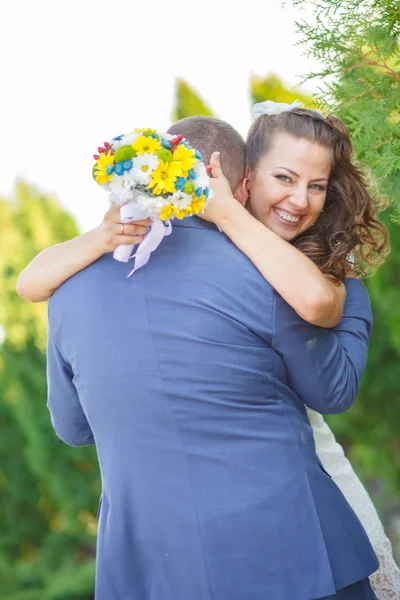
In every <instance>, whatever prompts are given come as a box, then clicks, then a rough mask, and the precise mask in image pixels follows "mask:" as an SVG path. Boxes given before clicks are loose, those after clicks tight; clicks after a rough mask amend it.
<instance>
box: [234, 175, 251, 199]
mask: <svg viewBox="0 0 400 600" xmlns="http://www.w3.org/2000/svg"><path fill="white" fill-rule="evenodd" d="M233 195H234V197H235V198H236V200H237V201H238V202H240V204H241V205H242V206H246V204H247V200H248V199H249V186H248V179H247V177H245V178H244V179H242V181H241V182H240V183H239V184H238V185H237V187H236V189H235V191H234V192H233Z"/></svg>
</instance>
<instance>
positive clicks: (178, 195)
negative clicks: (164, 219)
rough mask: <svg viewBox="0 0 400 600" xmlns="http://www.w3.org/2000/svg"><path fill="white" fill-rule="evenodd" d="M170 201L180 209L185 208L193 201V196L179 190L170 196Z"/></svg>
mask: <svg viewBox="0 0 400 600" xmlns="http://www.w3.org/2000/svg"><path fill="white" fill-rule="evenodd" d="M170 202H172V204H173V205H174V206H175V207H176V208H177V209H178V210H183V209H184V208H186V207H187V206H190V204H191V203H192V196H189V194H185V192H183V191H182V190H178V191H177V192H175V194H173V195H172V196H171V198H170Z"/></svg>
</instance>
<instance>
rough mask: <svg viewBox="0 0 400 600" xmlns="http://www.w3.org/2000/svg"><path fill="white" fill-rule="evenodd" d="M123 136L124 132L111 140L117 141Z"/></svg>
mask: <svg viewBox="0 0 400 600" xmlns="http://www.w3.org/2000/svg"><path fill="white" fill-rule="evenodd" d="M123 137H124V134H123V133H122V134H121V135H117V137H115V138H113V140H117V141H118V142H119V140H122V138H123Z"/></svg>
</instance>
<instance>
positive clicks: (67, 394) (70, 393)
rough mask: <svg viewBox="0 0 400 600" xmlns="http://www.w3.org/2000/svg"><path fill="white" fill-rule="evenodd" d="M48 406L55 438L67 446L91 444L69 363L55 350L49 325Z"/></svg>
mask: <svg viewBox="0 0 400 600" xmlns="http://www.w3.org/2000/svg"><path fill="white" fill-rule="evenodd" d="M47 384H48V399H47V408H48V409H49V411H50V417H51V423H52V425H53V428H54V431H55V432H56V434H57V435H58V437H59V438H60V439H61V440H63V442H65V443H66V444H68V445H70V446H89V445H91V444H94V443H95V441H94V437H93V433H92V430H91V429H90V425H89V423H88V421H87V419H86V416H85V413H84V412H83V409H82V405H81V403H80V401H79V398H78V393H77V390H76V388H75V385H74V383H73V372H72V369H71V366H70V365H69V364H68V363H67V362H66V361H65V360H64V358H63V357H62V356H61V353H60V351H59V350H58V348H57V346H56V343H55V341H54V339H53V337H52V335H51V329H50V328H49V334H48V343H47Z"/></svg>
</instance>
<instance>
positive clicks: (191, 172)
mask: <svg viewBox="0 0 400 600" xmlns="http://www.w3.org/2000/svg"><path fill="white" fill-rule="evenodd" d="M188 175H189V179H192V180H194V179H196V178H197V173H196V171H195V170H194V169H190V171H188Z"/></svg>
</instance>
